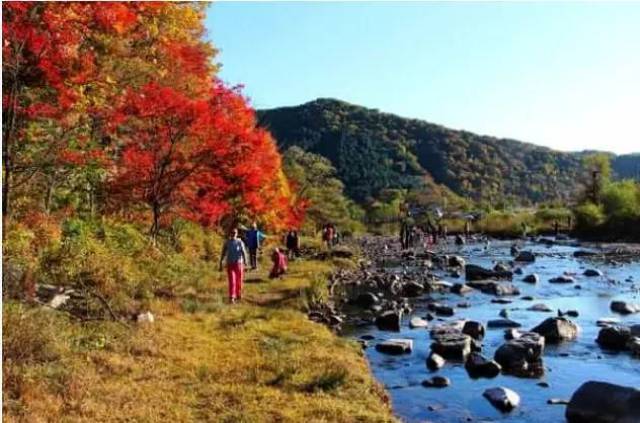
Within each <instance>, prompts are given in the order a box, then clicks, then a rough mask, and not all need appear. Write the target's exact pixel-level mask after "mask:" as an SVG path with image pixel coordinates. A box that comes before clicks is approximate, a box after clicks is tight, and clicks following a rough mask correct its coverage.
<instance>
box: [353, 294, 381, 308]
mask: <svg viewBox="0 0 640 423" xmlns="http://www.w3.org/2000/svg"><path fill="white" fill-rule="evenodd" d="M379 302H380V299H379V298H378V297H377V296H376V294H374V293H373V292H363V293H362V294H360V295H358V297H357V298H356V300H355V304H356V305H357V306H359V307H362V308H369V307H371V306H373V305H374V304H378V303H379Z"/></svg>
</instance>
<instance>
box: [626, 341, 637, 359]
mask: <svg viewBox="0 0 640 423" xmlns="http://www.w3.org/2000/svg"><path fill="white" fill-rule="evenodd" d="M627 348H628V349H629V350H630V351H631V354H632V355H634V356H636V357H640V338H639V337H637V336H632V337H631V338H630V339H629V341H628V342H627Z"/></svg>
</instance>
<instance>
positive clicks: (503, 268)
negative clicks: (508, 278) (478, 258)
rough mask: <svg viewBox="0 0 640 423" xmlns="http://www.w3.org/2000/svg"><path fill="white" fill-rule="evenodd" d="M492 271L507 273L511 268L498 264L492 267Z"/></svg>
mask: <svg viewBox="0 0 640 423" xmlns="http://www.w3.org/2000/svg"><path fill="white" fill-rule="evenodd" d="M493 270H494V271H495V272H509V271H511V267H509V265H508V264H506V263H502V262H498V263H496V265H495V266H493Z"/></svg>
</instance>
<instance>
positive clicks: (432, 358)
mask: <svg viewBox="0 0 640 423" xmlns="http://www.w3.org/2000/svg"><path fill="white" fill-rule="evenodd" d="M445 363H446V361H445V359H444V358H442V356H440V355H439V354H436V353H434V352H432V353H431V354H429V357H427V368H428V369H429V370H431V371H435V370H438V369H441V368H442V367H444V365H445Z"/></svg>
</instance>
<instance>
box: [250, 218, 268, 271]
mask: <svg viewBox="0 0 640 423" xmlns="http://www.w3.org/2000/svg"><path fill="white" fill-rule="evenodd" d="M265 238H266V236H265V234H263V233H262V231H260V230H259V229H258V224H257V223H256V222H253V225H251V229H250V230H248V231H247V234H246V239H247V247H248V248H249V263H250V265H251V269H252V270H256V269H258V250H259V249H260V244H262V241H263V240H264V239H265Z"/></svg>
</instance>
